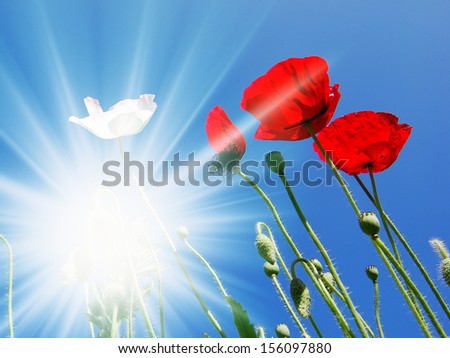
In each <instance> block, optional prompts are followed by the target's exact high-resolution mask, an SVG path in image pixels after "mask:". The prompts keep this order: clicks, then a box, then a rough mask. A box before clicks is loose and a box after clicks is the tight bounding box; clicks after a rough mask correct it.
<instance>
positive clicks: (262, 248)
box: [255, 234, 276, 264]
mask: <svg viewBox="0 0 450 358" xmlns="http://www.w3.org/2000/svg"><path fill="white" fill-rule="evenodd" d="M255 244H256V250H258V253H259V255H260V256H261V257H262V258H263V259H264V260H266V261H267V262H269V263H271V264H274V263H275V261H276V257H275V246H274V244H273V242H272V240H271V239H270V238H269V237H268V236H267V235H265V234H258V235H257V236H256V240H255Z"/></svg>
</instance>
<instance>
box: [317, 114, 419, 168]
mask: <svg viewBox="0 0 450 358" xmlns="http://www.w3.org/2000/svg"><path fill="white" fill-rule="evenodd" d="M411 129H412V127H411V126H409V125H407V124H398V118H397V117H396V116H394V115H393V114H390V113H382V112H380V113H375V112H372V111H362V112H355V113H350V114H347V115H345V116H343V117H340V118H337V119H336V120H335V121H333V122H332V123H331V124H330V125H329V126H328V127H327V128H325V129H323V130H322V131H321V132H320V133H319V135H318V139H319V141H320V143H321V144H322V146H323V147H324V149H325V150H326V151H329V152H331V155H332V159H333V162H334V163H335V165H336V166H337V167H338V168H339V169H341V170H343V171H345V172H346V173H347V174H350V175H353V174H360V173H367V172H368V166H369V165H370V166H371V167H372V171H373V172H374V173H378V172H381V171H383V170H385V169H387V168H388V167H390V166H391V165H392V164H393V163H394V162H395V160H396V159H397V157H398V154H399V153H400V150H401V149H402V148H403V146H404V144H405V143H406V141H407V140H408V138H409V135H410V133H411ZM314 150H315V151H316V152H317V153H318V154H319V157H320V158H321V159H322V160H324V157H323V155H322V153H321V151H320V150H319V148H318V147H317V145H316V144H315V143H314Z"/></svg>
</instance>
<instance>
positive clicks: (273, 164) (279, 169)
mask: <svg viewBox="0 0 450 358" xmlns="http://www.w3.org/2000/svg"><path fill="white" fill-rule="evenodd" d="M265 159H266V163H267V166H268V167H269V168H270V170H271V171H273V172H274V173H276V174H278V175H283V174H284V168H285V167H286V164H285V162H284V158H283V155H282V154H281V153H280V152H277V151H275V152H270V153H267V154H266V156H265Z"/></svg>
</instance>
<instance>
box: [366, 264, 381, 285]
mask: <svg viewBox="0 0 450 358" xmlns="http://www.w3.org/2000/svg"><path fill="white" fill-rule="evenodd" d="M366 274H367V277H368V278H370V279H371V280H372V281H373V282H375V281H376V280H377V278H378V268H377V267H376V266H373V265H369V266H367V267H366Z"/></svg>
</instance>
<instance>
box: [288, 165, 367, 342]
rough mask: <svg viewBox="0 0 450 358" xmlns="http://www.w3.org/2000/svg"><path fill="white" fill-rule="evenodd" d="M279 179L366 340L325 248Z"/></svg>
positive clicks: (349, 299) (364, 330)
mask: <svg viewBox="0 0 450 358" xmlns="http://www.w3.org/2000/svg"><path fill="white" fill-rule="evenodd" d="M279 177H280V179H281V181H282V182H283V185H284V187H285V189H286V191H287V193H288V196H289V198H290V199H291V202H292V205H293V206H294V209H295V211H296V213H297V215H298V217H299V219H300V221H301V222H302V224H303V226H304V227H305V229H306V231H307V233H308V234H309V236H310V237H311V239H312V240H313V242H314V244H315V245H316V247H317V248H318V249H319V251H320V253H321V255H322V257H323V259H324V260H325V262H326V263H327V266H328V268H329V269H330V271H331V273H332V274H333V277H334V278H335V280H336V284H337V285H338V287H339V289H340V291H341V292H342V294H343V296H344V298H345V303H346V304H347V306H348V308H349V309H350V311H351V313H352V315H353V317H354V318H355V321H356V324H357V325H358V328H359V330H360V332H361V334H362V335H363V336H364V337H365V338H368V337H369V336H368V334H367V331H366V328H365V326H364V324H363V323H362V321H361V318H360V315H359V313H358V311H357V310H356V307H355V305H354V304H353V301H352V300H351V298H350V295H349V294H348V292H347V289H346V288H345V286H344V284H343V283H342V281H341V279H340V277H339V274H338V273H337V271H336V269H335V267H334V265H333V262H332V261H331V258H330V256H329V255H328V253H327V251H326V250H325V247H324V246H323V245H322V242H321V241H320V240H319V238H318V237H317V235H316V233H315V232H314V230H313V229H312V227H311V225H310V224H309V222H308V220H307V219H306V217H305V215H304V214H303V211H302V209H301V208H300V205H299V204H298V201H297V199H296V198H295V195H294V193H293V192H292V189H291V186H290V185H289V182H288V181H287V179H286V177H285V176H284V174H280V175H279Z"/></svg>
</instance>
